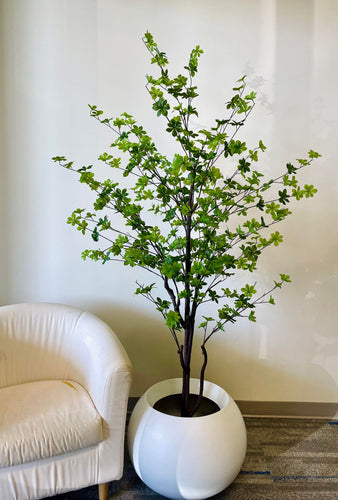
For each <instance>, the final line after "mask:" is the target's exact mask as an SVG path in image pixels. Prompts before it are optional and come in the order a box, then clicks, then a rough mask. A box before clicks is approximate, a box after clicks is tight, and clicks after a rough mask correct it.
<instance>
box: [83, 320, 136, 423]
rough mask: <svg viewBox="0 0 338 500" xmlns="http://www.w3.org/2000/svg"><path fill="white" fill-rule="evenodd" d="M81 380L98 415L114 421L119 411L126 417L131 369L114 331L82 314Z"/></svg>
mask: <svg viewBox="0 0 338 500" xmlns="http://www.w3.org/2000/svg"><path fill="white" fill-rule="evenodd" d="M75 338H76V339H77V345H78V352H77V354H78V356H77V367H78V369H79V370H80V372H81V374H80V379H81V380H78V381H79V382H80V383H82V385H83V386H84V387H85V388H86V389H87V391H88V393H89V394H90V396H91V398H92V400H93V402H94V404H95V406H96V408H97V410H98V412H99V413H100V414H101V416H102V417H103V418H104V419H106V420H108V421H109V420H111V418H112V415H113V414H115V416H116V411H118V409H119V410H120V411H122V412H123V414H125V406H126V404H127V401H128V395H129V389H130V384H131V376H132V368H131V363H130V360H129V358H128V355H127V353H126V351H125V349H124V347H123V346H122V344H121V342H120V341H119V339H118V338H117V336H116V335H115V333H114V332H113V330H112V329H111V328H110V327H109V326H108V325H107V324H106V323H104V322H103V321H102V320H100V319H99V318H98V317H96V316H94V315H92V314H90V313H87V312H83V313H82V314H81V316H80V318H79V320H78V322H77V325H76V331H75Z"/></svg>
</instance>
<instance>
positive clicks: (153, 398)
mask: <svg viewBox="0 0 338 500" xmlns="http://www.w3.org/2000/svg"><path fill="white" fill-rule="evenodd" d="M199 382H200V381H199V379H197V378H191V379H190V392H191V393H193V394H198V393H199ZM181 390H182V378H171V379H167V380H162V381H161V382H157V383H155V384H154V385H152V386H151V387H149V389H148V390H147V391H146V392H145V393H144V395H143V398H144V400H145V402H146V404H147V405H148V406H149V408H151V410H152V411H154V412H156V413H160V414H162V415H164V416H166V417H167V418H173V419H182V418H184V420H189V419H190V418H192V419H194V420H196V419H198V420H199V419H205V418H209V417H210V416H215V415H219V414H220V413H221V412H223V411H225V410H226V408H227V406H228V404H229V401H230V400H231V397H230V396H229V394H228V393H227V392H226V391H225V390H224V389H223V388H222V387H220V386H219V385H217V384H215V383H214V382H209V381H207V380H206V381H205V382H204V390H203V396H205V397H207V398H209V399H211V400H212V401H214V402H215V403H217V405H218V406H219V408H220V409H219V411H217V412H216V413H212V414H210V415H203V416H198V417H180V416H175V415H169V414H167V413H162V412H160V411H159V410H156V409H155V408H154V407H153V406H154V404H155V403H156V402H157V401H159V400H160V399H161V398H164V397H166V396H169V395H172V394H179V393H181Z"/></svg>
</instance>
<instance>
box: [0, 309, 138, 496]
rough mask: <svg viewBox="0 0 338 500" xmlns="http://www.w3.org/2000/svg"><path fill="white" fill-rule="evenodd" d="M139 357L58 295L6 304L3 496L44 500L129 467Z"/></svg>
mask: <svg viewBox="0 0 338 500" xmlns="http://www.w3.org/2000/svg"><path fill="white" fill-rule="evenodd" d="M130 382H131V365H130V362H129V359H128V357H127V354H126V352H125V351H124V349H123V347H122V345H121V344H120V342H119V340H118V339H117V337H116V336H115V334H114V333H113V332H112V330H111V329H110V328H109V327H108V326H107V325H106V324H105V323H104V322H103V321H101V320H100V319H98V318H97V317H95V316H93V315H92V314H89V313H86V312H83V311H81V310H79V309H75V308H72V307H68V306H63V305H58V304H44V303H42V304H16V305H11V306H4V307H0V498H1V500H37V499H39V498H45V497H48V496H53V495H56V494H59V493H63V492H66V491H70V490H76V489H79V488H84V487H86V486H89V485H92V484H98V485H99V498H100V500H106V498H107V493H108V482H109V481H111V480H115V479H119V478H120V477H121V476H122V472H123V452H124V436H125V434H124V430H125V419H126V410H127V401H128V394H129V388H130Z"/></svg>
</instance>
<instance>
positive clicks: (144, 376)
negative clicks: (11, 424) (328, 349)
mask: <svg viewBox="0 0 338 500" xmlns="http://www.w3.org/2000/svg"><path fill="white" fill-rule="evenodd" d="M88 309H90V311H91V312H92V313H94V314H96V315H97V316H98V317H100V318H101V319H102V320H103V321H105V322H106V323H107V324H108V325H109V326H110V327H111V328H112V329H113V330H114V332H115V333H116V334H117V336H118V337H119V339H120V340H121V342H122V344H123V346H124V347H125V349H126V351H127V353H128V355H129V357H130V360H131V363H132V365H133V384H132V389H131V394H130V395H131V396H137V397H138V396H141V395H142V394H143V393H144V392H145V391H146V390H147V389H148V387H150V386H151V385H152V384H154V383H156V382H158V381H160V380H164V379H166V378H174V377H180V376H181V366H180V363H179V359H178V355H177V352H176V346H175V344H174V341H173V339H172V338H171V335H170V333H169V331H168V329H167V327H166V325H165V324H164V321H163V320H162V319H161V317H160V316H159V317H156V314H154V316H151V315H149V314H147V313H145V312H140V311H138V310H133V309H129V308H128V307H126V306H122V305H113V304H110V303H102V302H100V303H91V304H90V306H89V305H88ZM238 335H241V332H240V331H238ZM229 340H230V341H231V339H229ZM208 353H209V364H208V367H207V372H206V378H207V379H208V380H210V381H212V382H215V383H217V384H219V385H220V386H222V387H223V388H224V389H225V390H227V391H229V393H230V394H231V396H232V397H233V398H235V399H242V400H260V401H262V400H263V401H264V400H269V401H287V400H288V401H308V402H311V401H313V398H312V397H311V394H313V393H314V392H317V391H320V387H325V388H326V394H328V393H331V394H332V395H334V394H336V393H337V386H336V383H335V381H334V379H333V378H332V377H330V375H329V374H328V373H327V372H326V371H325V370H323V369H322V368H321V367H320V366H319V365H316V364H313V363H310V362H309V366H304V367H303V368H302V369H301V370H299V365H297V366H293V365H292V363H286V364H285V365H284V369H283V368H276V366H274V365H273V364H272V361H269V359H264V360H262V359H259V356H258V355H257V356H255V355H251V357H250V358H249V356H246V355H244V354H243V352H241V351H239V350H236V348H234V345H231V342H229V341H226V342H224V341H223V339H222V338H221V336H220V337H219V338H218V339H215V341H214V342H212V343H211V344H210V346H209V350H208ZM193 356H195V358H196V360H197V361H198V362H199V361H200V359H199V342H198V341H197V342H196V347H195V351H194V353H193ZM309 373H311V378H309V379H307V378H306V374H309ZM198 374H199V365H198V363H196V364H195V363H193V367H192V376H195V377H196V376H198ZM303 374H304V375H303ZM257 384H258V386H259V387H257ZM281 385H282V386H283V387H282V389H281ZM291 388H293V389H291ZM283 393H284V394H287V395H288V396H287V398H285V397H281V395H282V394H283ZM262 394H263V395H264V394H265V397H264V396H263V397H262ZM274 394H275V396H274ZM297 394H303V395H304V398H302V397H299V396H297ZM292 395H295V397H292ZM307 395H308V397H307ZM333 399H334V398H332V399H331V401H332V400H333Z"/></svg>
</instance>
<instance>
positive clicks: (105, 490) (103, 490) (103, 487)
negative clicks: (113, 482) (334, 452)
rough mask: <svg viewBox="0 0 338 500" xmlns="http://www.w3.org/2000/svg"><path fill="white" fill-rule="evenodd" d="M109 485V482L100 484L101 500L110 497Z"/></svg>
mask: <svg viewBox="0 0 338 500" xmlns="http://www.w3.org/2000/svg"><path fill="white" fill-rule="evenodd" d="M108 486H109V483H102V484H99V500H107V499H108Z"/></svg>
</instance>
